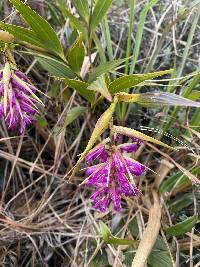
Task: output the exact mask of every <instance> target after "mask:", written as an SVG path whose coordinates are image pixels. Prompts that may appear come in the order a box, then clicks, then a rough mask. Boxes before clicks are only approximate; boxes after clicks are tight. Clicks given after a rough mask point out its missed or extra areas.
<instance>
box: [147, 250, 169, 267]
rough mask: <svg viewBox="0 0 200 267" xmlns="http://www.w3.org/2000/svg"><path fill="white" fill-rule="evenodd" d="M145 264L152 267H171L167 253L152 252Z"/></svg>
mask: <svg viewBox="0 0 200 267" xmlns="http://www.w3.org/2000/svg"><path fill="white" fill-rule="evenodd" d="M147 262H148V264H150V265H151V266H153V267H173V264H172V261H171V258H170V256H169V253H168V252H167V251H152V252H151V254H150V255H149V257H148V260H147Z"/></svg>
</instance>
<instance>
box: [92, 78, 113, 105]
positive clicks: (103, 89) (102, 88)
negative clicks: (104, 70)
mask: <svg viewBox="0 0 200 267" xmlns="http://www.w3.org/2000/svg"><path fill="white" fill-rule="evenodd" d="M87 89H88V90H91V91H95V92H99V93H100V94H102V95H103V96H104V97H105V98H106V99H108V100H109V101H112V96H111V94H110V92H109V91H108V87H107V83H106V81H105V76H104V75H101V76H100V77H98V78H97V79H96V81H94V82H93V83H91V84H90V85H89V86H88V87H87Z"/></svg>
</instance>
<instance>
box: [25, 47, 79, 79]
mask: <svg viewBox="0 0 200 267" xmlns="http://www.w3.org/2000/svg"><path fill="white" fill-rule="evenodd" d="M26 54H30V55H33V56H35V58H36V59H37V60H38V62H39V63H40V64H41V65H42V67H43V68H44V69H45V70H47V71H48V72H49V73H50V74H51V75H53V76H56V77H60V78H75V77H76V74H75V73H74V72H73V70H72V69H70V67H69V66H67V65H66V64H65V63H63V61H61V60H58V59H56V58H54V57H50V56H47V55H44V54H36V53H32V52H28V53H27V52H26Z"/></svg>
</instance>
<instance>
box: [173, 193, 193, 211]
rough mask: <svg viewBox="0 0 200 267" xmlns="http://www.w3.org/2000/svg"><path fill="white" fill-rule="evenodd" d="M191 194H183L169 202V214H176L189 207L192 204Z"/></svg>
mask: <svg viewBox="0 0 200 267" xmlns="http://www.w3.org/2000/svg"><path fill="white" fill-rule="evenodd" d="M193 198H194V197H193V194H191V193H188V194H183V195H181V196H178V197H176V198H175V199H173V200H171V201H170V202H169V209H170V212H172V213H175V212H178V211H180V210H182V209H184V208H186V207H188V206H190V205H191V204H192V203H193V202H194V199H193Z"/></svg>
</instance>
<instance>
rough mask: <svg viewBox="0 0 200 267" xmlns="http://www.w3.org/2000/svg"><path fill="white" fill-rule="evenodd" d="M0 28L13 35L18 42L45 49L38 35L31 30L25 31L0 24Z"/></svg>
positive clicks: (6, 24)
mask: <svg viewBox="0 0 200 267" xmlns="http://www.w3.org/2000/svg"><path fill="white" fill-rule="evenodd" d="M0 28H1V29H3V30H5V31H7V32H9V33H10V34H12V35H13V36H14V37H15V38H16V39H17V41H23V42H27V43H29V44H32V45H36V46H40V47H43V48H45V47H46V45H44V44H43V43H42V42H41V40H40V39H39V38H38V37H37V35H36V34H35V33H34V32H33V31H32V30H30V29H25V28H23V27H20V26H16V25H12V24H8V23H4V22H0Z"/></svg>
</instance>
